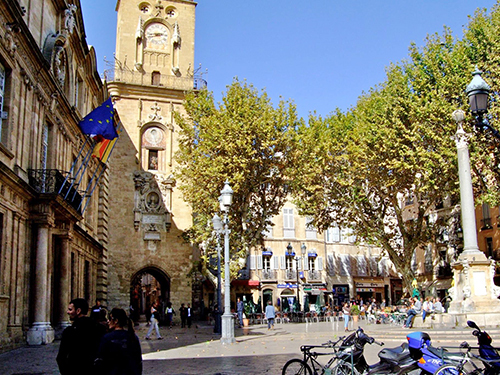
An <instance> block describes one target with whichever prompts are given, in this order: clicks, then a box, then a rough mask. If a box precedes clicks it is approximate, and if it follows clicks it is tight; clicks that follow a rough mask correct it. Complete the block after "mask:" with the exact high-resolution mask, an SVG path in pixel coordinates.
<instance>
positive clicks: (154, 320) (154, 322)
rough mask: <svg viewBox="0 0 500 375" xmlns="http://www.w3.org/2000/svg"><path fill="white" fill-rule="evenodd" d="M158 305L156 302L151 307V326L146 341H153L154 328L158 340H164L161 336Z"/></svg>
mask: <svg viewBox="0 0 500 375" xmlns="http://www.w3.org/2000/svg"><path fill="white" fill-rule="evenodd" d="M158 314H159V313H158V303H157V302H155V303H153V304H152V305H151V325H150V326H149V330H148V334H147V335H146V340H151V337H149V336H150V335H151V332H153V328H154V329H155V330H156V338H157V339H158V340H161V339H163V337H161V335H160V329H159V328H158V318H159V316H158Z"/></svg>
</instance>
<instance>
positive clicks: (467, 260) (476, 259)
mask: <svg viewBox="0 0 500 375" xmlns="http://www.w3.org/2000/svg"><path fill="white" fill-rule="evenodd" d="M472 75H473V79H472V81H471V83H470V84H469V85H468V86H467V88H466V93H467V96H468V97H469V104H470V107H471V112H472V114H473V115H474V116H475V117H476V123H475V124H474V125H475V126H476V127H479V128H480V129H481V130H482V129H483V128H484V127H487V128H488V129H490V130H491V131H492V132H493V134H494V135H495V136H497V137H498V135H497V134H498V132H497V131H496V130H495V129H493V128H492V127H491V126H490V125H489V124H487V123H486V122H485V121H484V120H483V115H484V114H485V113H486V112H487V111H488V94H489V91H490V87H489V86H488V85H487V84H486V82H485V81H484V80H483V79H482V77H481V72H480V71H479V70H478V69H477V68H476V70H475V71H474V72H473V73H472ZM452 118H453V120H455V122H456V123H457V132H456V135H455V143H456V146H457V156H458V176H459V183H460V205H461V215H462V230H463V239H464V250H463V252H462V253H461V254H460V256H459V258H458V261H457V262H456V263H454V264H453V269H454V276H453V278H454V282H455V286H454V287H453V288H452V290H451V291H450V292H451V294H452V298H453V301H452V303H451V306H450V310H449V311H450V312H451V313H455V314H456V313H472V312H476V313H477V312H481V313H483V312H488V311H489V312H493V311H499V310H500V305H499V304H498V300H497V298H496V294H497V293H496V289H497V288H496V287H495V285H494V283H493V275H492V274H491V270H492V267H491V262H490V260H488V259H486V256H485V255H484V253H483V252H482V251H480V250H479V247H478V244H477V228H476V215H475V206H474V195H473V189H472V178H471V168H470V158H469V147H468V135H467V134H466V133H465V131H464V129H463V122H464V120H465V113H464V111H462V110H456V111H454V112H453V114H452ZM495 133H496V134H495Z"/></svg>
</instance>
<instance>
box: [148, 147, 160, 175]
mask: <svg viewBox="0 0 500 375" xmlns="http://www.w3.org/2000/svg"><path fill="white" fill-rule="evenodd" d="M148 169H149V170H153V171H157V170H158V150H149V157H148Z"/></svg>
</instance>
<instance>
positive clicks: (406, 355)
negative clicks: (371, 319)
mask: <svg viewBox="0 0 500 375" xmlns="http://www.w3.org/2000/svg"><path fill="white" fill-rule="evenodd" d="M366 344H370V345H371V344H377V345H380V346H383V345H384V343H383V342H377V341H375V339H374V338H373V337H370V336H368V335H367V334H366V333H365V332H364V331H363V329H362V328H358V329H357V330H356V331H355V332H354V333H352V334H351V335H349V336H348V337H346V338H345V339H344V341H343V342H342V345H341V349H340V350H339V352H338V353H337V355H338V356H339V364H338V365H337V367H336V375H379V374H380V375H385V374H396V375H403V374H409V373H411V372H412V371H415V373H414V374H415V375H416V374H419V373H420V372H421V370H420V369H419V367H418V364H417V361H416V360H414V359H412V358H411V356H410V351H409V347H408V344H407V343H403V344H401V345H400V346H398V347H395V348H386V349H382V350H381V351H380V352H379V353H378V357H379V359H380V360H379V362H378V363H375V364H373V365H369V364H368V363H367V362H366V359H365V356H364V347H365V345H366ZM412 375H413V374H412Z"/></svg>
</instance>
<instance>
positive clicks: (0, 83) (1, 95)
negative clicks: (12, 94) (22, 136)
mask: <svg viewBox="0 0 500 375" xmlns="http://www.w3.org/2000/svg"><path fill="white" fill-rule="evenodd" d="M4 106H5V68H4V67H3V65H2V64H0V141H3V140H4V139H5V134H4V133H5V128H4V122H3V120H2V119H3V117H4V116H3V111H4Z"/></svg>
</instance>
